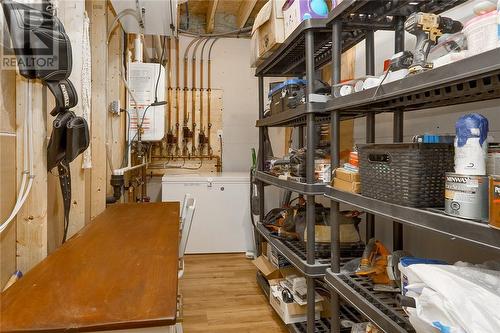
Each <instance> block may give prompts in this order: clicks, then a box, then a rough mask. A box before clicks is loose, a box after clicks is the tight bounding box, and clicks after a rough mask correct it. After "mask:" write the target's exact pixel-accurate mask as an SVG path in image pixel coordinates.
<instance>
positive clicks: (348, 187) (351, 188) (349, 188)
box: [333, 177, 361, 193]
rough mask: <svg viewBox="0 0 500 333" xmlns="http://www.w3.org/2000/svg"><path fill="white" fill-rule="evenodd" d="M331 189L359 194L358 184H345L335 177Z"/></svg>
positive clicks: (359, 186) (359, 184)
mask: <svg viewBox="0 0 500 333" xmlns="http://www.w3.org/2000/svg"><path fill="white" fill-rule="evenodd" d="M333 187H334V188H336V189H338V190H341V191H346V192H351V193H361V183H360V182H347V181H345V180H342V179H339V178H337V177H335V179H334V180H333Z"/></svg>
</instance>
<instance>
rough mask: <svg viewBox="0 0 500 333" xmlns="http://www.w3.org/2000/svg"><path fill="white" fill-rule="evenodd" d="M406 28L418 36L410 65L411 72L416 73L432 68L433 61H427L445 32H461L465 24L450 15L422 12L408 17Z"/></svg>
mask: <svg viewBox="0 0 500 333" xmlns="http://www.w3.org/2000/svg"><path fill="white" fill-rule="evenodd" d="M405 29H406V31H408V32H409V33H411V34H413V35H415V36H417V47H416V48H415V54H414V57H413V64H412V65H411V67H410V74H414V73H419V72H422V71H426V70H429V69H432V67H433V65H432V63H429V62H427V57H428V56H429V52H430V50H431V47H433V46H435V45H436V44H437V43H438V40H439V38H440V37H441V36H442V35H443V34H453V33H457V32H460V31H461V30H462V29H463V25H462V23H460V22H459V21H455V20H453V19H451V18H449V17H443V16H439V15H436V14H431V13H422V12H420V13H413V14H412V15H410V17H408V19H407V20H406V22H405Z"/></svg>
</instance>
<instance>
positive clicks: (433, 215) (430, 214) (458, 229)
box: [325, 186, 500, 250]
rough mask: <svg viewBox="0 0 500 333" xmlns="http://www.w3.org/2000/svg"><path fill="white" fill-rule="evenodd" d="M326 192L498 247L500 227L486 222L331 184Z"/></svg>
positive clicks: (368, 209) (412, 223)
mask: <svg viewBox="0 0 500 333" xmlns="http://www.w3.org/2000/svg"><path fill="white" fill-rule="evenodd" d="M325 196H326V197H328V198H330V199H332V200H334V201H337V202H341V203H345V204H349V205H352V206H355V207H357V208H359V209H361V210H363V211H365V212H368V213H372V214H374V215H377V216H381V217H385V218H389V219H391V220H394V221H397V222H400V223H403V224H405V225H409V226H412V227H416V228H421V229H426V230H430V231H433V232H437V233H440V234H443V235H446V236H449V237H451V238H460V239H463V240H466V241H469V242H472V243H475V244H478V245H483V246H487V247H491V248H494V249H497V250H500V230H495V229H492V228H490V227H489V226H488V225H487V224H485V223H479V222H474V221H469V220H464V219H459V218H455V217H452V216H448V215H445V214H444V213H442V212H440V211H439V210H436V209H417V208H411V207H405V206H400V205H396V204H391V203H387V202H383V201H380V200H377V199H372V198H368V197H364V196H362V195H359V194H353V193H348V192H343V191H339V190H337V189H334V188H332V187H330V186H327V187H326V190H325Z"/></svg>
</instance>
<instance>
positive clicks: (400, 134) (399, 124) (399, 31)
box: [392, 16, 405, 250]
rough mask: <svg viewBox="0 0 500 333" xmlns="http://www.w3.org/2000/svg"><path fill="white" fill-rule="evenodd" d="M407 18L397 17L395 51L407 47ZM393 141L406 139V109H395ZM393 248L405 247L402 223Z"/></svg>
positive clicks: (395, 229) (396, 227) (394, 228)
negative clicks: (405, 27)
mask: <svg viewBox="0 0 500 333" xmlns="http://www.w3.org/2000/svg"><path fill="white" fill-rule="evenodd" d="M404 22H405V18H404V17H402V16H398V17H397V18H396V29H395V32H394V52H395V53H399V52H402V51H404V49H405V29H404ZM393 127H394V128H393V141H394V142H395V143H397V142H403V140H404V110H403V109H400V110H396V111H394V121H393ZM392 248H393V250H402V249H403V225H402V224H401V223H397V222H393V223H392Z"/></svg>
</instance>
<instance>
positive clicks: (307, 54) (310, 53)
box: [256, 0, 500, 333]
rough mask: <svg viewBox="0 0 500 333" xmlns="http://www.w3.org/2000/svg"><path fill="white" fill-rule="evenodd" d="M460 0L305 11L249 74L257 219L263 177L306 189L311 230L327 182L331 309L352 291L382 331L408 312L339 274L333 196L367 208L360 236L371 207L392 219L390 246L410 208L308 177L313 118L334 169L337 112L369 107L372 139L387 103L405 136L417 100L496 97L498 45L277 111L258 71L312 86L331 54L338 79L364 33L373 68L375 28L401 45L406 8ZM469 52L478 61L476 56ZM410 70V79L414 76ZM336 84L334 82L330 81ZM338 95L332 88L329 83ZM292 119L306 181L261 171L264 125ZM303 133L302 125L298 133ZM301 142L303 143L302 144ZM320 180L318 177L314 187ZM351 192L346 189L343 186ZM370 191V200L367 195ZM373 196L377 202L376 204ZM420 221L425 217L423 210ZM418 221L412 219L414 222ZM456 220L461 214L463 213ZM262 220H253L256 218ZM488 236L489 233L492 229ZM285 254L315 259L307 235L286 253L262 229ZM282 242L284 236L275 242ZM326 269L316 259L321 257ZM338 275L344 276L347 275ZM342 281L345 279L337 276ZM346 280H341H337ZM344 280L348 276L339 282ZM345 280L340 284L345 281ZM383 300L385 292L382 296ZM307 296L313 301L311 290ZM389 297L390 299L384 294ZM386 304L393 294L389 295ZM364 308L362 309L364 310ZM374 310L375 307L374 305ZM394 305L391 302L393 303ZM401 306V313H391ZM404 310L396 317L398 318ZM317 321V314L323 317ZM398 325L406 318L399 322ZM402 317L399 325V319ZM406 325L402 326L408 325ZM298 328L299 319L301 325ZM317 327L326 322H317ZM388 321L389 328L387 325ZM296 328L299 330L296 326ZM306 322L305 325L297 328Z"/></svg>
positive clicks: (437, 218) (465, 231) (344, 114)
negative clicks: (254, 86) (253, 79)
mask: <svg viewBox="0 0 500 333" xmlns="http://www.w3.org/2000/svg"><path fill="white" fill-rule="evenodd" d="M465 1H466V0H448V1H444V0H397V1H396V0H344V1H342V2H341V3H340V4H339V5H338V6H337V7H336V8H335V9H333V10H332V11H331V12H330V14H329V16H328V18H327V19H324V20H306V21H304V22H302V23H301V25H300V26H299V27H298V28H297V29H296V30H295V31H294V33H292V35H290V36H289V37H288V38H287V40H286V41H285V42H284V43H283V44H282V45H281V46H280V47H278V48H277V50H276V51H275V52H273V54H272V55H271V56H270V57H269V58H268V59H266V60H265V61H264V62H263V63H262V64H261V65H260V66H259V67H258V68H257V69H256V76H258V78H259V120H258V121H257V124H256V125H257V127H259V147H260V153H259V161H258V172H257V176H256V178H257V181H258V187H259V193H260V198H259V208H260V221H262V220H263V218H264V215H265V211H264V202H265V197H264V185H265V184H270V185H273V186H278V187H281V188H284V189H287V190H290V191H294V192H297V193H300V194H302V195H305V196H306V199H307V207H306V214H307V215H306V224H307V230H308V231H307V232H308V235H307V237H308V239H314V229H315V226H314V224H315V223H314V205H315V195H318V194H319V193H320V192H321V191H322V190H324V191H325V192H326V194H327V196H328V197H329V198H330V199H331V232H332V234H331V239H332V245H331V249H332V251H331V253H332V254H331V258H330V261H331V269H330V270H329V271H328V273H327V274H326V280H327V281H328V282H329V284H330V286H332V288H333V292H332V298H331V299H332V302H331V313H332V316H333V318H339V317H340V313H341V307H340V298H339V296H342V297H343V298H352V299H354V300H356V302H354V303H353V305H354V306H355V307H356V308H357V309H358V310H360V309H364V310H365V311H362V313H363V314H364V315H365V316H366V317H367V318H368V319H370V320H372V321H373V322H374V323H375V324H377V325H378V326H380V327H381V328H383V329H384V330H386V332H406V331H408V330H403V328H402V327H403V326H405V324H404V323H403V322H404V320H405V318H404V316H403V317H401V318H400V317H393V316H392V314H389V315H387V314H386V316H385V317H381V316H379V312H380V310H376V309H373V308H370V305H369V304H372V303H370V302H369V301H368V300H367V299H366V297H374V298H373V300H374V301H376V302H380V303H381V304H382V306H384V304H385V303H384V302H386V301H387V300H386V299H381V298H377V297H378V296H377V295H375V296H373V295H372V296H370V295H368V296H367V294H363V293H361V291H362V290H361V289H360V290H358V289H356V288H353V287H352V286H348V287H349V288H344V287H345V286H343V287H342V284H341V283H340V282H341V281H344V280H342V279H344V276H342V275H341V274H340V268H341V258H340V239H339V230H340V225H339V219H338V218H337V215H338V212H339V208H340V207H339V205H340V202H347V203H351V204H354V205H355V206H356V205H357V206H358V207H360V208H363V209H365V210H366V211H367V212H368V214H367V223H366V238H367V239H369V238H372V237H374V235H375V223H374V221H375V214H376V215H381V216H386V217H390V218H391V219H393V220H394V221H395V222H393V235H392V236H393V244H394V250H398V249H402V248H403V245H404V244H403V228H402V223H403V224H407V225H416V222H417V221H415V220H412V219H411V218H410V217H408V216H407V214H408V213H409V212H413V211H411V210H409V209H405V208H401V207H392V206H389V205H386V204H384V203H375V202H373V201H370V200H369V199H367V198H364V197H361V196H356V197H352V196H349V197H347V198H345V197H344V194H342V193H337V192H335V191H333V190H332V189H329V188H328V187H326V186H325V187H324V188H323V189H320V188H319V186H318V184H315V183H314V156H313V155H314V148H315V146H316V142H314V128H315V126H316V125H317V124H324V123H329V124H330V127H331V133H332V135H331V166H332V169H334V168H336V167H338V166H339V164H340V133H339V132H340V122H341V121H342V120H345V119H353V118H358V117H366V143H374V142H375V121H376V114H378V113H381V112H391V113H393V123H394V124H393V142H402V141H403V134H404V113H405V112H406V111H412V110H420V109H424V108H430V107H437V106H446V105H456V104H462V103H466V102H473V101H479V100H486V99H493V98H497V97H500V87H499V86H500V66H499V64H498V63H493V62H492V61H491V59H492V58H493V59H498V58H499V57H500V51H499V50H494V51H490V52H489V53H485V54H484V55H481V56H477V57H475V59H471V60H463V61H462V62H460V63H458V64H453V65H452V66H445V67H443V68H438V69H435V70H433V71H429V72H426V73H422V74H418V75H414V76H413V77H411V78H409V79H403V80H400V81H397V82H393V83H388V84H385V85H383V86H382V87H381V88H380V89H379V94H378V95H377V96H375V97H374V96H373V94H374V92H375V90H374V89H372V90H367V91H364V92H360V93H356V94H352V95H349V96H345V97H339V98H333V99H332V100H331V101H329V102H327V103H324V104H313V103H309V101H308V96H306V97H307V100H306V104H305V105H304V106H301V107H299V108H298V109H296V110H293V111H288V112H284V113H282V114H277V115H273V116H270V117H267V118H264V105H265V96H264V79H263V78H264V77H284V76H305V78H306V80H307V81H308V86H307V89H308V91H312V82H313V79H314V77H315V71H316V70H318V69H321V68H323V67H324V66H326V65H327V64H328V63H329V62H331V69H332V75H333V76H332V86H335V85H336V84H339V83H340V69H341V55H342V53H343V52H345V51H346V50H348V49H350V48H351V47H353V46H355V45H356V44H357V43H359V42H360V41H362V40H365V42H366V47H365V49H366V54H365V56H366V74H367V75H375V40H374V32H375V31H377V30H388V31H394V34H395V42H394V52H395V53H397V52H400V51H403V50H404V49H405V45H404V22H405V19H406V17H407V16H408V15H410V14H411V13H413V12H418V11H422V12H432V13H437V14H438V13H441V12H443V11H446V10H448V9H451V8H453V7H456V6H458V5H460V4H462V3H464V2H465ZM474 62H475V63H474ZM415 80H416V81H417V83H415ZM332 89H333V88H332ZM332 96H335V91H332ZM271 126H272V127H278V126H285V127H298V129H299V132H300V133H301V134H300V135H299V137H300V138H299V139H300V140H301V143H303V142H304V138H307V140H305V142H306V147H307V152H308V153H307V165H306V173H307V182H306V184H299V183H293V182H289V181H282V180H279V179H277V178H275V177H273V176H271V175H269V174H266V173H264V156H266V154H265V152H264V151H263V149H264V142H265V136H264V134H265V128H266V127H271ZM304 134H305V135H304ZM301 146H303V145H301ZM316 186H318V187H316ZM347 195H349V194H347ZM367 200H368V201H367ZM375 204H377V205H376V206H374V205H375ZM415 213H418V214H421V215H422V214H423V215H425V218H431V222H429V223H428V224H424V225H420V227H423V228H425V229H428V230H432V231H436V232H440V233H442V234H445V235H449V236H452V237H457V238H462V239H466V240H469V241H473V242H476V243H478V244H483V245H486V246H490V247H494V248H496V247H497V246H498V245H497V242H498V241H496V240H494V239H493V238H494V237H492V236H487V232H486V229H485V227H484V226H478V225H470V224H468V223H462V224H461V225H460V228H459V229H460V230H459V231H456V232H451V231H450V228H451V226H450V224H451V218H449V217H443V215H442V214H438V213H435V212H430V211H425V210H418V211H417V212H415ZM420 221H422V220H421V219H420ZM420 221H418V222H420ZM461 222H463V221H461ZM256 229H260V228H256ZM256 234H257V236H258V237H257V238H259V241H262V240H263V239H268V238H266V237H265V235H266V234H265V232H264V231H263V230H256ZM490 237H491V238H490ZM268 240H270V241H271V243H273V242H274V243H275V244H277V246H275V247H276V248H278V250H279V251H280V252H282V254H283V255H285V256H286V257H290V258H292V260H291V261H292V262H293V263H294V264H295V265H296V266H299V267H302V270H304V271H306V270H308V269H309V268H311V267H314V265H316V258H315V253H314V249H315V245H314V242H308V243H307V251H306V259H305V260H303V259H300V261H298V260H297V259H299V258H300V257H299V256H297V255H296V254H295V256H294V255H293V254H292V253H288V251H289V247H286V246H284V243H283V242H281V241H278V240H276V239H268ZM280 244H281V245H283V246H281V245H280ZM322 269H323V267H322ZM344 282H345V281H344ZM344 282H343V283H344ZM344 284H345V283H344ZM346 285H347V284H346ZM307 287H308V295H313V292H312V291H313V290H314V278H313V277H311V276H308V277H307ZM342 288H343V289H342ZM310 297H311V298H312V296H310ZM387 302H388V301H387ZM308 303H309V304H313V303H314V302H313V301H311V300H308ZM389 303H391V302H389ZM391 304H392V303H391ZM367 309H368V310H369V311H368V310H367ZM377 311H379V312H377ZM394 311H396V312H397V309H396V308H395V309H394ZM398 316H399V314H398ZM400 319H401V320H403V322H401V323H403V324H401V323H400ZM317 325H318V323H317V322H315V321H314V307H311V306H309V307H308V311H307V324H306V326H305V327H306V329H305V331H306V332H307V333H313V332H315V331H318V326H317ZM320 325H321V324H320ZM401 325H403V326H401ZM398 327H399V328H398ZM405 327H406V326H405ZM302 328H303V327H302ZM321 329H323V328H321ZM391 329H394V330H392V331H391ZM330 331H331V332H334V333H339V332H341V330H340V324H339V321H338V320H332V325H331V327H330ZM293 332H298V331H297V330H294V331H293ZM300 332H304V330H303V329H302V330H300Z"/></svg>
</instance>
